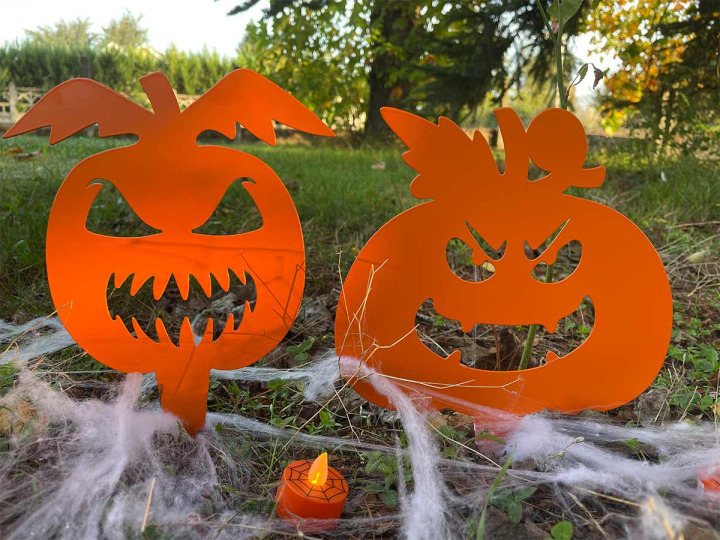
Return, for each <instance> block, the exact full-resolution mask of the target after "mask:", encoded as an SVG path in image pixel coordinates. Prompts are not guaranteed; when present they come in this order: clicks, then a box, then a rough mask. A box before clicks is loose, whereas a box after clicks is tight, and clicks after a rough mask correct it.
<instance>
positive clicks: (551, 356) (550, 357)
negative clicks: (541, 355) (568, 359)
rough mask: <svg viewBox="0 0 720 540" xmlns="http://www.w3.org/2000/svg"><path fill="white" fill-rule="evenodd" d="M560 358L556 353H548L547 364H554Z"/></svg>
mask: <svg viewBox="0 0 720 540" xmlns="http://www.w3.org/2000/svg"><path fill="white" fill-rule="evenodd" d="M558 358H560V357H559V356H558V355H557V354H556V353H555V352H554V351H548V352H547V355H546V356H545V363H546V364H549V363H550V362H554V361H555V360H557V359H558Z"/></svg>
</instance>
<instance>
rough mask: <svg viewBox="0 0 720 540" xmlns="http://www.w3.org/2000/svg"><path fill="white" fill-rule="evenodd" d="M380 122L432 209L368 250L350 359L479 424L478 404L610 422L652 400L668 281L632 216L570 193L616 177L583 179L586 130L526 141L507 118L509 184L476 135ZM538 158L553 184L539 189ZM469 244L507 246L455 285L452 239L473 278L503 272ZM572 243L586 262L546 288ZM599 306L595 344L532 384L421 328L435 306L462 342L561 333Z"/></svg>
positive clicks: (566, 123) (357, 265) (400, 221)
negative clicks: (566, 321) (420, 320)
mask: <svg viewBox="0 0 720 540" xmlns="http://www.w3.org/2000/svg"><path fill="white" fill-rule="evenodd" d="M382 114H383V117H384V119H385V121H386V122H387V123H388V124H389V125H390V127H391V128H392V130H393V131H394V132H395V133H396V134H397V135H398V136H399V137H400V138H401V139H402V140H403V142H404V143H405V144H406V145H407V146H408V147H409V151H408V152H407V153H406V154H405V155H404V160H405V162H406V163H407V164H408V165H410V166H411V167H412V168H413V169H415V170H416V171H417V172H418V173H419V175H418V176H417V177H416V178H415V180H414V181H413V183H412V186H411V191H412V194H413V195H414V196H416V197H417V198H420V199H432V200H430V201H429V202H424V203H422V204H419V205H417V206H415V207H413V208H411V209H409V210H407V211H405V212H403V213H402V214H400V215H398V216H397V217H395V218H394V219H392V220H391V221H389V222H388V223H387V224H385V225H384V226H383V227H382V228H381V229H380V230H379V231H378V232H377V233H376V234H375V235H374V236H373V237H372V238H371V239H370V241H369V242H368V243H367V244H366V245H365V247H364V248H363V249H362V250H361V251H360V253H359V255H358V257H357V259H356V261H355V262H354V264H353V266H352V268H351V269H350V271H349V273H348V275H347V278H346V280H345V283H344V286H343V291H342V294H341V296H340V303H339V306H338V312H337V316H336V322H335V326H336V328H335V341H336V348H337V352H338V355H339V356H340V357H341V359H342V358H343V357H345V358H353V359H356V360H359V361H360V362H362V363H363V364H365V365H366V366H367V367H368V368H370V369H372V370H374V371H375V372H378V373H379V374H380V375H381V376H387V377H390V378H391V379H392V381H393V382H394V383H395V384H398V385H399V386H400V387H401V388H402V389H403V391H405V392H408V393H410V394H411V395H412V396H414V397H415V398H417V399H419V400H426V401H427V402H428V403H427V404H428V405H429V406H433V407H436V408H445V407H447V408H451V409H454V410H457V411H460V412H464V413H467V414H471V415H474V414H479V409H478V407H477V406H484V407H491V408H494V409H500V410H504V411H508V412H512V413H517V414H528V413H532V412H535V411H538V410H542V409H551V410H556V411H561V412H566V413H574V412H578V411H580V410H583V409H586V408H593V409H597V410H606V409H610V408H613V407H616V406H619V405H621V404H623V403H626V402H628V401H630V400H632V399H633V398H635V397H636V396H637V395H639V394H640V393H641V392H642V391H643V390H644V389H645V388H647V386H648V385H650V383H651V382H652V381H653V380H654V378H655V377H656V375H657V373H658V372H659V370H660V368H661V365H662V363H663V361H664V358H665V353H666V351H667V346H668V344H669V341H670V333H671V327H672V299H671V293H670V286H669V283H668V278H667V275H666V273H665V269H664V267H663V264H662V262H661V260H660V258H659V256H658V254H657V253H656V251H655V250H654V248H653V246H652V244H651V243H650V241H649V240H648V239H647V237H646V236H645V235H644V234H643V233H642V231H640V229H639V228H638V227H636V226H635V225H634V224H633V223H632V222H631V221H630V220H629V219H628V218H626V217H625V216H623V215H622V214H620V213H618V212H616V211H614V210H612V209H611V208H608V207H607V206H604V205H602V204H600V203H597V202H593V201H590V200H586V199H581V198H578V197H574V196H570V195H567V194H564V193H563V192H564V191H565V190H566V189H567V188H568V187H569V186H578V187H585V188H592V187H598V186H600V185H601V184H602V182H603V180H604V177H605V170H604V168H602V167H596V168H592V169H583V168H582V167H583V163H584V161H585V157H586V151H587V142H586V138H585V133H584V130H583V127H582V125H581V124H580V122H579V121H578V120H577V119H576V118H575V117H574V116H573V115H572V114H570V113H568V112H566V111H563V110H560V109H550V110H546V111H543V112H542V113H540V114H539V115H538V116H537V117H536V118H535V119H534V120H533V121H532V123H531V124H530V126H529V127H528V129H527V131H526V130H525V128H524V126H523V125H522V122H521V121H520V119H519V118H518V116H517V114H515V112H514V111H513V110H511V109H507V108H504V109H499V110H497V111H495V114H496V117H497V119H498V123H499V125H500V129H501V133H502V136H503V141H504V145H505V151H506V164H505V170H504V172H503V173H500V172H499V171H498V168H497V165H496V164H495V160H494V158H493V155H492V153H491V151H490V148H489V146H488V145H487V142H486V141H485V139H484V138H483V137H482V136H481V135H480V134H479V133H476V134H475V136H474V137H473V138H472V139H471V138H470V137H468V136H467V135H466V134H465V133H464V132H463V131H462V130H461V129H460V128H459V127H458V126H457V125H455V124H454V123H453V122H451V121H450V120H448V119H446V118H440V120H439V122H438V124H437V125H436V124H433V123H431V122H428V121H426V120H424V119H421V118H419V117H417V116H415V115H413V114H410V113H407V112H403V111H399V110H396V109H388V108H386V109H384V110H383V111H382ZM530 160H532V161H533V162H534V163H535V164H536V165H537V166H538V167H539V168H541V169H542V170H544V171H548V174H547V175H546V176H545V177H544V178H542V179H540V180H536V181H529V180H528V165H529V161H530ZM563 224H565V225H564V227H563ZM561 227H562V229H561V231H560V232H559V233H558V234H557V236H556V237H555V239H554V240H553V241H552V242H551V243H550V244H549V247H548V248H547V249H546V250H545V251H544V252H543V253H542V254H541V255H540V256H539V257H537V258H535V259H532V257H530V258H529V257H528V256H527V255H526V253H527V251H526V250H525V249H524V247H525V242H526V241H527V243H528V244H529V246H530V247H531V248H533V249H535V248H537V247H538V246H540V245H541V244H542V243H543V242H544V241H545V240H546V239H548V238H550V237H551V235H552V234H553V233H554V232H555V231H557V230H558V229H559V228H561ZM471 229H472V230H471ZM472 231H476V233H478V234H479V235H480V236H481V237H482V238H484V239H485V241H486V242H487V243H488V244H489V245H490V246H491V247H492V248H493V249H499V248H500V247H501V245H502V244H503V243H506V246H505V249H504V254H503V256H502V257H501V258H500V259H499V260H492V261H491V262H492V264H493V265H494V267H495V270H494V273H493V275H492V276H491V277H490V278H488V279H486V280H484V281H465V280H463V279H462V278H461V277H458V276H457V275H456V274H455V273H454V272H453V270H452V269H451V267H450V266H449V264H448V262H447V258H446V248H447V245H448V242H450V241H451V240H452V239H455V238H457V239H460V240H462V241H463V242H465V243H466V244H467V245H468V246H472V248H473V263H474V264H475V265H478V266H479V265H482V264H483V263H484V262H486V261H490V259H489V257H488V256H487V254H486V253H485V252H484V251H483V249H482V247H481V245H480V243H478V241H476V240H475V238H474V234H473V232H472ZM573 240H577V241H579V242H580V244H581V246H582V255H581V259H580V261H579V263H578V265H577V267H576V268H575V270H574V271H573V272H572V273H571V274H570V275H569V276H567V277H566V278H565V279H563V280H561V281H557V282H549V283H545V282H544V281H543V280H539V279H537V278H536V277H534V275H533V268H534V267H535V266H536V265H538V264H539V263H546V264H552V263H553V262H554V261H555V259H556V257H557V253H558V250H559V249H560V248H561V247H563V246H564V245H566V244H567V243H569V242H570V241H573ZM618 268H620V270H618ZM586 296H588V297H590V299H591V300H592V302H593V304H594V308H595V322H594V327H593V329H592V332H591V333H590V335H589V336H588V337H587V339H586V340H585V341H584V342H583V343H582V344H581V345H580V346H579V347H577V348H576V349H574V350H572V351H571V352H570V353H568V354H566V355H565V356H562V357H557V355H553V354H549V355H548V357H547V359H546V363H544V364H543V365H541V366H539V367H534V368H531V369H526V370H522V371H488V370H480V369H475V368H472V367H468V366H466V365H464V364H461V363H460V358H461V353H460V351H454V352H453V353H452V354H450V355H449V356H448V357H447V358H443V357H442V356H440V355H438V354H436V353H435V352H433V351H431V350H430V349H429V348H428V347H426V346H425V345H424V344H423V343H422V342H421V340H420V338H419V336H418V333H417V331H416V330H415V317H416V314H417V312H418V309H419V308H420V306H421V305H422V304H423V302H424V301H426V300H428V299H431V300H432V301H433V305H434V308H435V311H436V312H437V313H438V314H439V315H441V316H442V317H445V318H447V319H452V320H455V321H459V322H460V323H461V326H462V328H463V330H464V331H465V332H469V331H470V330H471V329H472V328H473V326H474V325H476V324H495V325H530V324H542V325H544V326H545V327H546V328H547V329H548V331H551V332H552V331H554V329H555V328H556V326H557V324H558V321H559V320H561V319H563V318H564V317H565V316H567V315H569V314H571V313H572V312H574V311H575V310H576V309H577V307H578V306H579V305H580V303H581V301H582V300H583V298H584V297H586ZM352 365H353V363H350V366H352ZM346 371H347V368H346ZM361 373H364V371H362V370H360V369H350V370H349V371H347V372H346V373H344V375H345V376H346V378H348V379H349V381H350V382H351V383H352V384H353V386H354V388H355V389H356V390H357V391H358V392H359V393H360V394H362V395H363V396H364V397H365V398H367V399H368V400H370V401H373V402H375V403H377V404H379V405H382V406H386V407H387V406H389V403H388V400H387V398H386V397H385V396H383V395H381V394H379V393H378V392H377V391H375V389H374V388H373V386H372V385H371V384H370V382H369V381H368V380H367V378H365V377H363V376H361Z"/></svg>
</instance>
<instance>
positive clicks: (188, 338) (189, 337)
mask: <svg viewBox="0 0 720 540" xmlns="http://www.w3.org/2000/svg"><path fill="white" fill-rule="evenodd" d="M190 345H195V334H193V331H192V325H191V324H190V319H189V318H187V317H185V318H184V319H183V321H182V324H181V325H180V337H179V338H178V347H181V346H186V347H187V346H190Z"/></svg>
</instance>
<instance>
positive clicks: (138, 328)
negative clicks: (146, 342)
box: [130, 317, 147, 339]
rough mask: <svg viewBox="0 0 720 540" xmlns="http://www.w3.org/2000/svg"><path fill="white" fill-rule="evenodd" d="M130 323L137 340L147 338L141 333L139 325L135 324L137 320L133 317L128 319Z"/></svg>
mask: <svg viewBox="0 0 720 540" xmlns="http://www.w3.org/2000/svg"><path fill="white" fill-rule="evenodd" d="M130 322H131V323H132V327H133V330H135V337H136V338H137V339H140V338H143V337H144V338H147V335H146V334H145V332H143V329H142V328H140V323H139V322H137V319H136V318H135V317H132V318H131V319H130Z"/></svg>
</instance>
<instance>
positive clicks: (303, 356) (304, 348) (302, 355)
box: [286, 339, 314, 362]
mask: <svg viewBox="0 0 720 540" xmlns="http://www.w3.org/2000/svg"><path fill="white" fill-rule="evenodd" d="M313 343H314V341H313V340H312V339H306V340H305V341H303V342H302V343H301V344H300V345H290V346H289V347H288V348H287V349H286V350H287V353H288V354H289V355H291V356H292V357H293V358H294V359H295V360H296V361H298V362H304V361H305V360H307V359H308V357H309V356H310V353H308V351H309V350H310V348H311V347H312V346H313Z"/></svg>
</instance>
